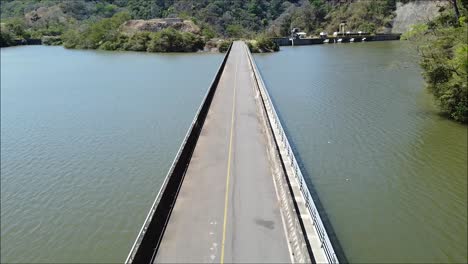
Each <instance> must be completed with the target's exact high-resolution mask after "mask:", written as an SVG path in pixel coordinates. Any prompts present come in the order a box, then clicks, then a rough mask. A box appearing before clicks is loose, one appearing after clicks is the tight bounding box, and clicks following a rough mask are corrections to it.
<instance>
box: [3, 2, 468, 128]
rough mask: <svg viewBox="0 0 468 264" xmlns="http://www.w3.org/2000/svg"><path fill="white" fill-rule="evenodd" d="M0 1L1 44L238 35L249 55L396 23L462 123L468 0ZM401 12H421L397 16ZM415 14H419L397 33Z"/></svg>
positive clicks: (467, 114)
mask: <svg viewBox="0 0 468 264" xmlns="http://www.w3.org/2000/svg"><path fill="white" fill-rule="evenodd" d="M421 3H423V4H425V5H426V6H420V7H419V9H418V10H417V11H414V9H412V8H413V7H412V8H407V10H405V8H404V6H405V5H411V4H414V6H415V7H418V5H421ZM0 4H1V23H0V29H1V31H0V46H1V47H7V46H13V45H21V44H27V43H37V42H41V43H42V44H45V45H63V46H64V47H65V48H71V49H102V50H128V51H145V52H197V51H220V52H225V51H226V50H227V48H228V47H229V44H230V43H231V42H232V40H234V39H244V40H246V41H247V43H248V46H249V48H250V50H251V51H252V52H275V51H278V50H279V47H278V45H277V44H276V43H274V42H273V41H272V40H271V38H272V37H285V36H289V35H290V34H291V29H292V28H300V29H301V30H303V31H304V32H306V33H307V34H308V35H310V36H318V35H319V33H321V32H328V33H332V32H336V31H339V24H340V23H342V22H343V21H346V30H347V31H351V32H357V31H362V32H368V33H390V32H392V30H396V29H398V30H402V29H403V30H404V32H400V33H405V34H404V35H403V39H406V40H409V41H410V42H411V43H412V44H414V47H415V48H416V49H417V50H418V52H419V54H420V64H421V67H422V69H423V76H424V78H425V80H426V83H427V87H428V90H429V91H430V92H431V93H432V94H433V95H434V97H435V99H436V101H437V103H438V105H439V106H440V109H441V110H442V112H443V113H445V114H446V115H447V116H448V117H449V118H451V119H454V120H456V121H459V122H463V123H467V122H468V88H467V82H466V79H467V69H468V62H467V61H468V60H467V55H466V54H467V52H468V46H467V45H468V44H467V34H468V33H467V23H468V21H467V19H466V18H467V8H468V0H438V1H429V2H428V1H426V2H424V1H412V0H401V1H399V0H376V1H357V0H347V1H340V0H248V1H225V0H206V1H191V0H157V1H147V0H103V1H87V0H74V1H68V0H54V1H52V0H1V1H0ZM398 7H400V8H398ZM410 9H411V10H412V11H411V12H420V13H418V14H409V15H408V14H405V12H406V13H408V10H410ZM434 9H436V11H435V12H433V11H431V10H434ZM430 12H433V13H430ZM423 13H424V14H423ZM416 15H417V16H416ZM415 17H424V19H421V21H417V22H419V24H415V25H412V27H411V28H410V30H409V31H408V30H406V28H407V27H408V28H409V25H410V24H414V23H413V22H414V21H412V20H414V18H415ZM393 27H394V28H393Z"/></svg>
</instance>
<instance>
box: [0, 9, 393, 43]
mask: <svg viewBox="0 0 468 264" xmlns="http://www.w3.org/2000/svg"><path fill="white" fill-rule="evenodd" d="M395 1H396V0H375V1H357V2H355V1H345V2H344V3H343V1H334V0H246V1H239V0H102V1H90V0H72V1H70V0H1V1H0V3H1V16H2V22H4V23H9V22H10V23H16V24H19V27H24V28H25V29H30V34H32V35H33V36H35V37H37V36H43V35H60V34H61V33H63V32H64V31H65V30H66V29H67V28H69V27H70V25H72V26H74V25H77V24H80V23H84V22H95V21H97V20H100V19H102V18H109V17H111V16H113V15H114V14H116V13H118V12H128V13H129V15H130V17H131V18H132V19H151V18H165V17H181V18H190V19H193V20H194V21H195V22H196V23H197V24H198V25H199V26H200V27H201V28H202V32H203V35H206V36H208V37H213V36H224V37H241V36H249V35H253V34H256V33H258V32H268V33H269V34H270V35H272V36H280V35H287V34H289V30H290V28H291V27H299V28H302V29H304V30H306V31H307V32H309V33H317V32H319V31H321V30H328V31H333V30H337V28H338V24H339V22H340V21H341V20H347V21H348V24H349V25H350V29H360V30H363V31H370V32H374V31H382V30H385V28H386V27H387V28H388V27H389V26H391V25H390V21H391V18H392V12H393V10H394V9H395ZM13 31H14V30H13ZM15 33H18V32H15ZM19 33H21V32H19Z"/></svg>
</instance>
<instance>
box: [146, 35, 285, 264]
mask: <svg viewBox="0 0 468 264" xmlns="http://www.w3.org/2000/svg"><path fill="white" fill-rule="evenodd" d="M244 45H245V44H244V43H242V42H235V43H234V44H233V47H232V50H231V54H230V55H229V58H228V60H227V63H226V66H225V69H224V72H223V74H222V77H221V79H220V82H219V86H218V89H217V91H216V94H215V96H214V99H213V102H212V105H211V108H210V110H209V112H208V117H207V119H206V121H205V124H204V127H203V129H202V132H201V135H200V138H199V139H198V142H197V145H196V147H195V151H194V154H193V157H192V160H191V163H190V165H189V167H188V170H187V174H186V176H185V179H184V182H183V184H182V188H181V190H180V193H179V196H178V198H177V201H176V204H175V207H174V210H173V211H172V215H171V217H170V220H169V224H168V226H167V229H166V231H165V234H164V237H163V239H162V242H161V245H160V247H159V250H158V253H157V255H156V259H155V262H157V263H167V262H178V263H186V262H198V263H200V262H225V263H231V262H250V263H259V262H264V263H272V262H278V263H279V262H280V263H286V262H291V258H290V252H289V249H288V243H287V240H286V235H285V231H284V228H283V223H282V220H281V214H280V209H279V202H278V198H277V196H276V193H275V188H274V184H273V177H272V172H271V166H270V161H269V160H268V155H267V149H266V137H265V135H264V132H263V130H264V128H263V124H262V123H261V119H260V116H259V114H258V113H257V106H256V101H255V97H254V96H255V92H254V81H253V79H252V75H251V74H252V73H251V71H250V68H249V64H248V58H247V54H246V50H245V49H244ZM223 240H224V246H223Z"/></svg>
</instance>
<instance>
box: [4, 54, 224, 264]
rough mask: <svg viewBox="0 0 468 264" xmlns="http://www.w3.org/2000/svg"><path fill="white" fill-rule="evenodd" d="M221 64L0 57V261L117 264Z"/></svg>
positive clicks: (199, 59)
mask: <svg viewBox="0 0 468 264" xmlns="http://www.w3.org/2000/svg"><path fill="white" fill-rule="evenodd" d="M221 60H222V54H175V55H174V54H171V55H162V54H146V53H131V52H125V53H117V52H96V51H77V50H66V49H63V48H61V47H43V46H29V47H14V48H5V49H3V48H2V49H1V262H23V263H30V262H46V263H49V262H61V263H72V262H74V263H78V262H80V263H81V262H93V263H95V262H107V263H109V262H113V263H117V262H118V263H122V262H123V261H124V260H125V258H126V256H127V254H128V252H129V250H130V247H131V246H132V244H133V242H134V239H135V238H136V235H137V233H138V231H139V229H140V227H141V225H142V223H143V221H144V219H145V217H146V214H147V212H148V210H149V208H150V206H151V203H152V201H153V199H154V197H155V196H156V194H157V191H158V190H159V187H160V185H161V182H162V180H163V178H164V177H165V175H166V173H167V170H168V168H169V167H170V165H171V163H172V160H173V159H174V156H175V154H176V152H177V150H178V148H179V145H180V143H181V141H182V139H183V137H184V136H185V133H186V131H187V129H188V127H189V126H190V123H191V121H192V119H193V116H194V114H195V111H196V110H197V109H198V106H199V105H200V103H201V101H202V98H203V96H204V94H205V92H206V90H207V88H208V87H209V85H210V83H211V80H212V78H213V76H214V74H215V72H216V70H217V67H218V65H219V64H220V63H221Z"/></svg>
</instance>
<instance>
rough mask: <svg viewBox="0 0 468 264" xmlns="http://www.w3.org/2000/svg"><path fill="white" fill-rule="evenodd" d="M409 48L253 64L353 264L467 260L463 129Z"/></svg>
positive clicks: (365, 48)
mask: <svg viewBox="0 0 468 264" xmlns="http://www.w3.org/2000/svg"><path fill="white" fill-rule="evenodd" d="M406 44H407V43H404V42H398V41H397V42H374V43H350V44H328V45H317V46H306V47H285V48H282V50H281V51H280V52H279V53H275V54H267V55H257V56H255V59H256V61H257V64H258V66H259V68H260V70H261V72H262V75H263V78H264V80H265V82H266V84H267V86H268V89H269V90H270V93H271V96H272V97H273V100H274V102H275V104H276V106H277V109H278V111H279V115H280V117H281V118H282V120H283V123H284V125H285V128H286V130H287V133H288V135H289V137H290V139H291V140H292V143H293V144H294V145H295V148H296V154H297V156H298V157H299V158H300V160H302V165H303V166H304V170H305V171H306V173H307V174H308V175H309V177H310V179H311V182H312V183H313V185H314V187H315V189H316V190H317V192H318V195H319V197H320V199H321V201H322V204H323V205H324V208H325V210H326V212H327V213H328V216H329V218H330V220H331V223H332V225H333V227H334V230H335V232H336V234H337V236H338V238H339V240H340V242H341V244H342V247H343V249H344V251H345V253H346V255H347V257H348V259H349V261H350V262H353V263H363V262H369V263H375V262H387V263H394V262H401V263H408V262H418V263H429V262H433V263H448V262H457V263H460V262H462V263H463V262H467V159H468V158H467V126H464V125H460V124H458V123H455V122H453V121H450V120H447V119H445V118H444V117H442V116H440V115H439V114H438V111H437V108H436V107H435V106H434V104H433V100H432V97H431V96H430V95H428V94H427V93H426V91H425V89H424V83H423V80H422V78H421V74H420V72H421V69H420V68H419V67H418V65H417V56H416V54H415V52H414V51H413V50H412V49H410V48H409V47H408V46H407V45H406Z"/></svg>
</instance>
